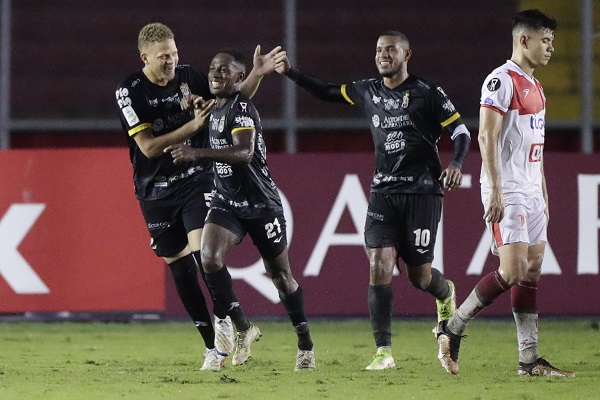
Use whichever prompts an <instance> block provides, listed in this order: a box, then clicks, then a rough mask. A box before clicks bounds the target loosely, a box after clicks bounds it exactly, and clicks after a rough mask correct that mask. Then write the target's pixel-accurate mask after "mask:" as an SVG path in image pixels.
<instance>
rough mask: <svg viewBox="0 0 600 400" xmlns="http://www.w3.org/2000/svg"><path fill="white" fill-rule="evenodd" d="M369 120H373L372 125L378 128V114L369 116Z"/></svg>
mask: <svg viewBox="0 0 600 400" xmlns="http://www.w3.org/2000/svg"><path fill="white" fill-rule="evenodd" d="M371 121H373V126H374V127H375V128H379V115H377V114H375V115H373V116H372V117H371Z"/></svg>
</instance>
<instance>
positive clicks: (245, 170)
mask: <svg viewBox="0 0 600 400" xmlns="http://www.w3.org/2000/svg"><path fill="white" fill-rule="evenodd" d="M243 129H254V130H255V131H256V140H255V142H254V155H253V157H252V161H251V162H250V164H245V163H244V164H226V163H220V162H215V163H214V164H215V165H214V170H215V189H216V193H215V196H217V197H218V198H220V199H221V200H223V201H225V202H227V203H228V204H229V205H230V206H231V207H232V208H233V209H234V210H235V212H236V215H238V216H239V217H240V218H258V217H262V216H265V215H268V214H270V213H272V212H273V211H277V212H279V211H282V210H283V207H282V205H281V198H280V197H279V193H278V191H277V186H276V185H275V182H273V179H271V174H270V173H269V167H268V166H267V149H266V147H265V141H264V139H263V130H262V125H261V122H260V116H259V115H258V111H257V110H256V108H255V107H254V105H253V104H252V102H251V101H250V99H249V98H248V97H247V96H244V95H243V94H241V93H239V92H238V93H236V94H235V95H233V96H232V97H231V98H229V99H228V101H227V102H226V103H225V104H224V105H223V106H221V107H218V108H214V109H213V111H212V113H211V115H210V122H209V132H210V135H209V136H210V146H211V148H213V149H222V148H227V147H231V146H233V135H235V134H236V132H237V131H239V130H243Z"/></svg>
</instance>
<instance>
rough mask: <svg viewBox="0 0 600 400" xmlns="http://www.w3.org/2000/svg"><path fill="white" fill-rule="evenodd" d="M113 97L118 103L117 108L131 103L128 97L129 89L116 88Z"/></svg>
mask: <svg viewBox="0 0 600 400" xmlns="http://www.w3.org/2000/svg"><path fill="white" fill-rule="evenodd" d="M115 97H116V98H117V104H118V105H119V108H124V107H127V106H130V105H131V99H130V98H129V89H127V88H119V89H117V91H116V92H115Z"/></svg>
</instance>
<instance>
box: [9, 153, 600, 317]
mask: <svg viewBox="0 0 600 400" xmlns="http://www.w3.org/2000/svg"><path fill="white" fill-rule="evenodd" d="M127 157H128V155H127V150H126V149H124V148H122V149H102V150H98V149H96V150H12V151H6V152H1V153H0V182H2V183H1V184H0V313H2V314H9V313H23V312H26V311H30V312H59V311H80V312H106V311H108V312H111V311H140V310H148V311H159V312H164V313H165V314H166V315H168V316H173V317H178V316H184V315H185V314H184V312H183V310H182V307H181V306H180V305H179V302H178V299H177V297H176V295H175V293H174V289H173V287H172V283H171V280H170V277H168V275H167V274H166V268H165V266H164V264H163V263H162V261H160V260H159V259H158V258H156V257H155V256H154V255H153V253H152V251H151V250H150V249H149V246H148V242H149V240H148V234H147V232H146V230H145V227H144V223H143V220H142V218H141V216H140V212H139V210H138V205H137V203H136V201H135V199H134V196H133V188H132V184H131V166H130V165H129V163H128V160H127ZM448 158H449V154H446V153H445V154H443V159H445V160H446V161H447V160H448ZM373 163H374V160H373V155H372V154H371V153H368V154H366V153H353V154H347V155H344V154H335V155H334V154H329V155H328V154H319V155H316V154H312V155H311V154H305V155H296V156H287V155H280V154H273V155H270V157H269V164H270V167H271V169H272V172H273V176H274V178H275V180H276V182H277V183H278V185H279V188H280V190H281V192H282V193H283V195H284V198H285V204H286V214H287V218H288V225H289V228H290V229H289V241H290V258H291V265H292V269H293V271H294V275H295V277H296V279H297V280H298V281H299V282H300V284H301V285H302V286H303V288H304V290H305V294H306V307H307V312H308V314H309V315H311V316H366V315H368V310H367V303H366V293H367V282H368V265H367V259H366V256H365V253H364V250H363V248H362V227H363V222H364V214H365V210H366V204H367V194H368V186H369V182H370V178H371V174H372V171H373V166H374V164H373ZM479 163H480V161H479V157H478V155H477V154H476V153H473V154H472V155H471V157H470V159H469V160H468V161H467V164H466V165H465V169H464V172H465V173H466V174H469V176H468V177H467V179H466V187H465V188H462V189H459V190H456V191H454V192H450V193H448V194H447V195H446V197H445V203H444V215H443V223H442V229H441V235H440V236H439V237H438V246H437V247H438V248H437V254H436V260H435V264H436V265H437V266H438V267H439V268H440V269H443V270H444V272H445V274H446V275H447V276H448V277H449V278H451V279H453V280H454V281H455V283H456V284H457V294H458V299H459V301H461V300H463V299H464V298H465V296H466V295H468V293H469V290H470V289H471V288H472V287H473V285H474V284H475V283H476V282H477V281H478V280H479V279H480V277H481V275H482V274H485V273H488V272H489V271H492V270H494V269H495V268H497V265H498V260H497V258H495V257H493V256H491V255H490V254H489V246H488V244H489V241H488V239H487V237H486V236H484V231H485V229H484V223H483V221H482V214H483V210H482V206H481V202H480V198H479V184H478V177H479V170H480V165H479ZM545 164H546V165H545V169H546V174H547V177H548V187H549V192H550V211H551V220H550V229H549V244H550V246H549V251H547V253H546V259H545V260H544V267H543V269H544V276H543V277H542V280H541V285H540V288H539V293H540V296H539V299H540V304H539V305H540V312H541V313H543V314H546V315H600V294H599V293H598V290H597V288H598V287H600V276H599V270H598V269H599V267H598V254H599V248H598V231H599V230H600V210H599V206H598V198H599V188H600V168H599V167H598V165H600V156H598V155H594V156H583V155H579V154H558V153H547V154H546V163H545ZM469 177H470V178H471V179H470V182H469V179H468V178H469ZM228 264H229V266H230V270H231V274H232V276H233V277H234V278H235V287H236V289H237V291H238V295H239V297H240V299H241V300H242V301H243V304H244V307H245V309H246V311H247V313H248V314H249V315H257V316H266V315H283V314H284V311H283V307H282V306H281V304H279V303H278V298H277V296H276V293H275V291H274V289H273V286H272V284H271V283H270V281H269V279H268V278H267V277H266V276H265V274H264V271H263V268H262V265H261V263H260V260H259V256H258V253H257V251H256V250H255V249H254V247H252V245H251V241H250V240H248V239H246V240H244V242H243V243H242V244H241V245H240V246H238V248H237V249H236V250H235V251H234V253H233V254H232V255H231V257H230V259H229V262H228ZM400 269H401V270H402V272H400V276H398V277H396V278H395V279H394V289H395V290H394V295H395V308H394V312H395V315H399V316H423V315H433V314H434V312H435V307H434V303H433V301H432V299H431V298H430V297H429V296H428V295H425V294H423V293H420V292H418V291H416V290H415V289H413V288H412V287H410V285H409V284H408V282H407V279H406V276H405V272H404V267H403V266H401V268H400ZM508 300H509V299H508V296H503V297H501V298H500V299H499V300H498V301H497V302H496V303H495V304H494V305H493V306H492V307H491V308H490V309H489V310H486V312H485V315H489V316H504V315H510V305H509V301H508Z"/></svg>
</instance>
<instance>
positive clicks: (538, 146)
mask: <svg viewBox="0 0 600 400" xmlns="http://www.w3.org/2000/svg"><path fill="white" fill-rule="evenodd" d="M542 154H544V143H533V144H532V145H531V149H530V150H529V162H540V161H542Z"/></svg>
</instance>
